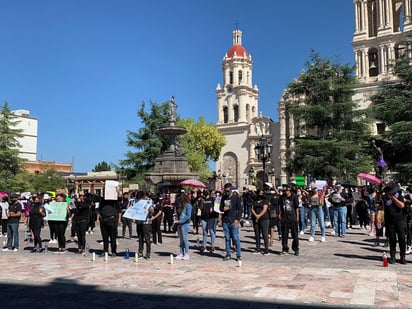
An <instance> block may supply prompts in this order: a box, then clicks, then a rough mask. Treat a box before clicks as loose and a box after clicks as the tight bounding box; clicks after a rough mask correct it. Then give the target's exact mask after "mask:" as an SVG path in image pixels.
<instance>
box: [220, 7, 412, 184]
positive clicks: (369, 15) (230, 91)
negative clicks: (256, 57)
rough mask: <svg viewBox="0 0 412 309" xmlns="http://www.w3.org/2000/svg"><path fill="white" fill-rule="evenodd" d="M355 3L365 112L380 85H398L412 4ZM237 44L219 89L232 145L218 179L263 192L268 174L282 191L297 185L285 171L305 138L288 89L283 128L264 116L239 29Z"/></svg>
mask: <svg viewBox="0 0 412 309" xmlns="http://www.w3.org/2000/svg"><path fill="white" fill-rule="evenodd" d="M353 3H354V20H355V23H354V25H355V29H354V34H353V40H352V46H353V51H354V60H355V66H356V76H357V78H358V79H359V82H360V85H359V87H358V88H357V89H356V94H355V95H354V97H353V100H354V101H355V102H356V103H357V104H358V105H359V107H360V108H365V107H367V106H369V105H370V99H369V98H370V96H371V95H372V94H373V93H374V92H375V91H376V89H377V86H378V83H379V82H380V81H382V80H385V79H395V77H394V76H393V75H391V74H390V71H389V67H390V64H391V63H393V62H394V61H395V60H396V59H397V58H399V57H401V56H402V55H404V53H405V52H407V51H406V50H407V48H406V46H405V43H404V42H405V41H406V40H407V38H408V36H410V35H411V34H412V1H411V0H354V1H353ZM232 40H233V42H232V43H233V44H232V47H231V48H230V49H229V51H228V52H227V53H226V55H225V56H224V58H223V62H222V72H223V83H222V85H220V84H218V86H217V88H216V94H217V112H218V118H217V119H218V120H217V124H216V125H217V128H218V129H219V131H220V132H221V133H222V134H223V135H224V136H225V138H226V141H227V145H226V146H225V147H224V148H223V149H222V152H221V156H220V158H219V160H218V161H217V164H216V171H217V176H218V178H219V179H220V180H221V182H222V183H224V182H227V181H230V182H231V183H233V184H235V185H236V186H238V187H240V188H242V187H244V186H247V185H249V184H251V183H252V182H254V183H256V184H257V185H258V187H260V186H261V183H262V181H263V177H262V174H263V173H266V174H265V176H266V177H265V180H266V181H269V182H272V183H275V184H276V185H280V184H282V183H287V182H294V181H295V180H296V179H295V177H296V176H298V175H289V174H288V173H287V172H286V169H285V168H286V164H287V161H288V159H289V158H290V156H293V147H294V139H295V138H297V137H299V136H300V134H301V132H299V127H300V125H299V123H298V121H297V120H295V119H294V118H293V116H292V115H291V114H289V113H287V112H286V110H285V105H286V102H287V100H288V99H289V94H288V89H285V91H284V93H283V94H282V97H281V99H280V101H279V105H278V116H279V117H278V118H279V122H274V121H273V120H272V119H270V117H267V116H264V115H261V114H259V112H258V110H259V109H258V98H259V89H258V87H257V86H256V85H253V83H252V76H253V74H252V73H253V72H252V64H253V61H252V56H251V55H250V53H249V52H248V51H247V50H246V49H245V48H244V47H243V46H242V32H241V31H240V30H239V29H236V30H234V31H233V37H232ZM409 47H410V46H409ZM408 50H410V48H408ZM297 103H299V104H304V101H299V99H298V101H297ZM384 131H385V125H384V124H382V123H379V122H375V123H374V125H373V127H372V132H373V133H372V134H374V135H378V134H382V133H383V132H384ZM262 137H263V138H266V139H267V140H268V141H269V142H271V145H272V147H273V148H272V155H271V157H270V159H268V161H267V162H266V167H265V171H264V170H263V165H262V161H261V160H259V159H258V157H257V155H256V153H255V147H256V146H257V145H258V143H259V139H261V138H262ZM251 171H253V172H252V173H251ZM252 176H253V177H252ZM260 179H262V181H260Z"/></svg>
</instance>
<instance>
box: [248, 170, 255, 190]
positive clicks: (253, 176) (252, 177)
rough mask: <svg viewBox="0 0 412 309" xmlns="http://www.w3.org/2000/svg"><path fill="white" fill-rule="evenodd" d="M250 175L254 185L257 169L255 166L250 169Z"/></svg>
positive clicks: (251, 182)
mask: <svg viewBox="0 0 412 309" xmlns="http://www.w3.org/2000/svg"><path fill="white" fill-rule="evenodd" d="M249 177H250V179H251V181H250V184H251V185H253V181H254V179H255V169H254V168H253V166H252V167H251V168H250V170H249Z"/></svg>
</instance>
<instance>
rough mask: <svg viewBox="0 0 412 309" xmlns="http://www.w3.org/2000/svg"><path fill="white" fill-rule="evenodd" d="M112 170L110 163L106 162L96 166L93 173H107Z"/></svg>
mask: <svg viewBox="0 0 412 309" xmlns="http://www.w3.org/2000/svg"><path fill="white" fill-rule="evenodd" d="M111 170H112V168H111V166H110V164H109V163H107V162H106V161H102V162H99V163H97V164H96V165H95V167H94V169H93V170H92V171H93V172H105V171H111Z"/></svg>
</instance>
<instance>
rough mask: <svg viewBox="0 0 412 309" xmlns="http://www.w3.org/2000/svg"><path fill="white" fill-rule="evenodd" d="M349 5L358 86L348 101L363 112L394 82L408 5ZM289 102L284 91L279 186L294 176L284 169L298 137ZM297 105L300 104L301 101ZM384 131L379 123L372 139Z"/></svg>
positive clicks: (407, 29) (367, 1)
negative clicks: (382, 87) (386, 82)
mask: <svg viewBox="0 0 412 309" xmlns="http://www.w3.org/2000/svg"><path fill="white" fill-rule="evenodd" d="M353 3H354V11H355V12H354V16H355V31H354V35H353V40H352V46H353V51H354V56H355V67H356V76H357V78H358V80H359V82H360V83H359V87H358V88H357V89H355V91H356V94H355V95H354V96H353V98H352V99H353V100H354V102H356V103H357V104H358V106H359V108H361V109H364V108H367V107H368V106H369V105H370V104H371V101H370V96H371V95H372V94H374V93H375V92H376V90H377V87H378V84H379V82H381V81H383V80H395V79H396V77H395V76H393V75H392V74H391V73H390V65H391V64H392V63H393V62H394V61H395V60H396V59H397V58H399V57H402V56H403V55H404V53H405V52H407V51H406V50H407V48H406V47H407V46H406V44H405V42H406V41H407V38H408V36H410V35H411V34H412V19H411V18H412V1H410V0H354V1H353ZM408 50H410V46H408ZM409 56H410V55H409ZM294 99H295V100H296V98H294ZM289 100H291V98H290V95H289V93H288V90H287V89H286V90H285V92H284V93H283V95H282V98H281V99H280V101H279V107H278V114H279V127H280V147H279V157H280V179H281V182H282V183H285V182H288V181H292V182H293V181H294V178H295V176H296V175H290V174H288V173H287V171H286V165H287V161H288V159H290V158H291V157H293V155H294V151H293V149H294V146H295V145H294V139H295V138H297V137H299V136H301V134H302V132H300V131H299V128H300V127H301V126H300V124H299V122H298V121H297V120H295V119H294V118H293V115H291V114H290V113H288V112H287V111H286V108H285V107H286V102H287V101H289ZM297 102H298V103H299V104H304V101H303V102H302V101H300V100H297ZM385 129H386V128H385V125H384V124H383V123H380V122H379V121H376V122H374V123H373V125H372V127H371V131H372V134H373V135H379V134H383V133H384V131H385Z"/></svg>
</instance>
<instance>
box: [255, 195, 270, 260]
mask: <svg viewBox="0 0 412 309" xmlns="http://www.w3.org/2000/svg"><path fill="white" fill-rule="evenodd" d="M268 208H269V203H268V201H267V200H266V199H265V192H264V191H263V190H259V191H258V195H257V197H256V201H254V202H253V204H252V220H253V229H254V231H255V240H256V251H255V253H261V252H260V235H261V234H262V236H263V242H264V244H265V250H264V251H263V252H262V253H263V254H269V235H268V234H269V212H268Z"/></svg>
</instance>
